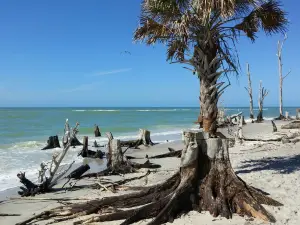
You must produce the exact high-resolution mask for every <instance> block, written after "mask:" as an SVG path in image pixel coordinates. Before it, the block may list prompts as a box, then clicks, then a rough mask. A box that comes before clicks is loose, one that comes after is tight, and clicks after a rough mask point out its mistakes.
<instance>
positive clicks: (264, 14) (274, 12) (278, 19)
mask: <svg viewBox="0 0 300 225" xmlns="http://www.w3.org/2000/svg"><path fill="white" fill-rule="evenodd" d="M280 7H281V4H280V3H279V2H278V1H274V0H270V1H268V2H265V3H264V4H262V5H261V6H260V7H258V8H257V10H256V12H255V14H256V17H257V18H258V19H259V20H260V23H261V27H262V29H263V30H264V31H265V32H266V33H267V34H272V33H280V32H281V33H285V32H286V29H287V28H286V26H287V24H288V21H287V19H286V12H284V11H283V10H282V9H281V8H280Z"/></svg>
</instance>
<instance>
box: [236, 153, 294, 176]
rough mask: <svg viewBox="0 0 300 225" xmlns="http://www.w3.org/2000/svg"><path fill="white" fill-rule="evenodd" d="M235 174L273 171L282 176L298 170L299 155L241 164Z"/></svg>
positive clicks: (247, 161)
mask: <svg viewBox="0 0 300 225" xmlns="http://www.w3.org/2000/svg"><path fill="white" fill-rule="evenodd" d="M242 163H243V165H242V166H240V167H239V169H238V170H237V171H236V174H242V173H251V172H256V171H262V170H273V171H276V172H279V173H282V174H289V173H293V172H295V171H298V170H300V155H295V156H290V157H268V158H264V159H258V160H246V161H243V162H242Z"/></svg>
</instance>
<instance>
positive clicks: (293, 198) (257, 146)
mask: <svg viewBox="0 0 300 225" xmlns="http://www.w3.org/2000/svg"><path fill="white" fill-rule="evenodd" d="M280 123H281V122H280ZM271 131H272V126H271V123H264V124H248V125H247V126H245V128H244V135H245V136H246V137H261V138H269V137H276V135H274V134H272V133H271ZM167 147H172V148H174V149H181V148H182V147H183V145H182V143H181V142H172V143H165V144H160V145H156V146H153V147H151V148H147V149H142V150H132V151H131V152H128V153H129V154H130V155H134V156H136V157H144V156H145V155H146V154H148V155H149V156H150V155H155V154H159V153H164V152H167V151H168V150H167ZM230 155H231V162H232V165H233V168H234V170H235V171H236V173H237V174H238V175H239V176H240V177H241V178H242V179H244V180H245V181H246V182H247V183H248V184H250V185H252V186H254V187H256V188H259V189H261V190H263V191H265V192H268V193H269V194H270V195H271V197H272V198H274V199H276V200H278V201H280V202H282V203H283V204H284V206H283V207H270V206H266V208H267V209H268V210H269V211H270V212H271V213H273V215H274V216H275V217H276V219H277V222H276V224H278V225H279V224H291V225H292V224H294V225H296V224H297V225H298V224H300V215H298V212H299V210H300V188H299V181H300V143H297V144H285V145H283V144H281V143H276V142H272V143H265V142H264V143H260V142H247V143H244V144H242V145H237V146H235V147H233V148H230ZM140 161H141V162H143V161H144V160H140ZM152 162H154V163H158V164H161V165H163V167H162V168H161V169H159V171H158V172H157V173H153V174H150V175H149V176H148V178H147V179H144V178H143V179H141V180H139V181H134V182H131V183H130V185H146V184H147V185H152V184H155V183H158V182H161V181H164V180H165V179H166V178H167V177H169V176H171V175H172V174H173V173H174V172H175V171H176V170H177V169H178V166H179V159H177V158H166V159H156V160H152ZM144 172H145V171H141V173H139V174H128V175H126V177H133V176H139V175H141V174H142V173H144ZM114 179H122V178H121V177H117V176H116V177H114ZM92 181H93V180H92V179H90V180H89V181H86V180H85V181H81V182H80V183H78V184H81V183H87V182H92ZM122 193H124V192H120V194H122ZM3 194H5V193H2V195H3ZM6 194H7V195H9V193H8V192H7V193H6ZM108 195H111V193H107V192H100V191H98V190H78V191H72V192H67V193H65V192H57V193H51V194H45V195H39V196H37V197H36V198H42V197H43V198H45V197H66V196H67V197H81V198H97V197H98V198H99V197H104V196H108ZM59 205H60V204H59V203H57V202H55V201H31V200H14V201H8V202H2V203H0V213H20V214H22V215H21V216H19V217H4V218H3V217H2V218H1V217H0V224H7V225H9V224H15V223H16V222H20V221H22V220H24V219H26V218H28V217H30V216H32V215H33V214H34V213H35V214H36V213H39V212H42V211H44V210H46V209H50V208H53V207H55V206H59ZM299 214H300V212H299ZM146 222H147V221H142V222H139V223H137V224H145V223H146ZM63 224H72V223H71V222H69V223H63ZM102 224H120V221H114V222H107V223H102ZM173 224H174V225H183V224H202V225H205V224H208V225H211V224H216V225H217V224H218V225H221V224H222V225H223V224H224V225H227V224H231V225H241V224H245V225H246V224H247V225H249V224H265V223H263V222H262V221H259V220H253V219H249V218H242V217H239V216H237V215H234V217H233V218H232V219H230V220H227V219H224V218H213V217H212V216H211V215H209V213H207V212H203V213H198V212H194V211H192V212H190V213H188V214H187V215H183V216H182V217H180V218H178V219H176V220H175V221H174V223H173Z"/></svg>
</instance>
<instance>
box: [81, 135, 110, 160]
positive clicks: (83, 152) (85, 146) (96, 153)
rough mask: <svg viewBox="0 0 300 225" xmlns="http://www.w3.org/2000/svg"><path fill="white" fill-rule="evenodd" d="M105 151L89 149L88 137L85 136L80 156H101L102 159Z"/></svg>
mask: <svg viewBox="0 0 300 225" xmlns="http://www.w3.org/2000/svg"><path fill="white" fill-rule="evenodd" d="M104 155H105V153H104V152H102V151H101V150H97V151H92V150H89V149H88V137H87V136H84V137H83V146H82V150H81V151H80V152H79V153H78V156H81V157H83V158H86V157H88V158H100V159H102V158H103V157H104Z"/></svg>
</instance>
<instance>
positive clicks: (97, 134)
mask: <svg viewBox="0 0 300 225" xmlns="http://www.w3.org/2000/svg"><path fill="white" fill-rule="evenodd" d="M94 134H95V137H101V133H100V129H99V127H98V125H96V124H95V130H94Z"/></svg>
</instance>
